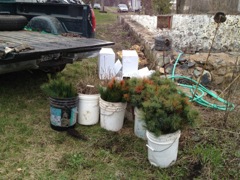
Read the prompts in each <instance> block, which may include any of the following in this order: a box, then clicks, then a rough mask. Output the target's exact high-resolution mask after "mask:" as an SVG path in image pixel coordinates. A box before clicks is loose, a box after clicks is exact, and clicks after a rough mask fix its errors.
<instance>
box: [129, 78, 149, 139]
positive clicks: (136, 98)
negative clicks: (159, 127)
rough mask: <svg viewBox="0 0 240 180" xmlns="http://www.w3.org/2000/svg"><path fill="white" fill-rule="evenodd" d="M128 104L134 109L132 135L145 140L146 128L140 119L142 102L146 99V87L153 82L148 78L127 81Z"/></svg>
mask: <svg viewBox="0 0 240 180" xmlns="http://www.w3.org/2000/svg"><path fill="white" fill-rule="evenodd" d="M127 84H128V87H129V88H128V94H129V99H128V103H129V104H131V105H132V106H133V108H134V134H135V135H136V136H137V137H139V138H142V139H144V140H146V127H145V122H144V121H143V118H142V102H143V101H144V100H146V99H147V98H148V95H147V93H148V92H147V90H148V86H151V85H152V84H154V82H153V81H152V80H150V79H148V78H131V79H129V80H128V83H127Z"/></svg>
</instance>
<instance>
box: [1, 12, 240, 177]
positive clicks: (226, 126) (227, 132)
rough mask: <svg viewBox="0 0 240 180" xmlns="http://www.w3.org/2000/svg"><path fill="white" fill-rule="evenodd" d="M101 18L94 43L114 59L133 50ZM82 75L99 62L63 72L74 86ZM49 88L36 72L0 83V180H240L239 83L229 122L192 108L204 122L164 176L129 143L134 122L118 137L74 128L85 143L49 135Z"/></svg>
mask: <svg viewBox="0 0 240 180" xmlns="http://www.w3.org/2000/svg"><path fill="white" fill-rule="evenodd" d="M96 15H97V17H98V18H99V17H100V14H98V13H96ZM101 16H104V17H102V18H103V19H105V20H102V23H101V24H99V25H98V33H97V37H98V38H102V39H105V40H112V41H114V42H115V43H116V44H115V45H114V46H113V48H114V50H115V52H116V51H119V50H122V49H126V48H129V47H131V46H132V45H134V44H135V43H137V42H136V40H135V39H133V38H132V37H131V36H129V34H128V32H126V31H125V30H123V29H122V28H121V25H119V24H118V23H117V18H116V14H111V13H104V14H101ZM108 16H109V17H108ZM100 18H101V17H100ZM109 19H111V20H110V21H109ZM106 21H107V22H106ZM84 67H91V68H84ZM85 70H86V71H88V72H89V71H93V72H96V71H97V58H92V59H86V60H83V61H81V62H76V63H74V64H71V65H68V66H67V68H66V69H65V70H64V71H63V75H64V76H65V77H66V78H67V79H69V81H72V82H75V83H76V84H77V82H78V81H80V79H82V78H84V77H85V76H86V74H88V73H87V72H86V71H85ZM96 78H97V75H96ZM46 81H47V75H46V74H44V73H41V72H33V73H31V72H28V71H24V72H17V73H11V74H5V75H0V84H1V86H0V142H1V147H0V154H1V155H0V177H1V178H0V179H173V178H174V179H194V178H196V179H239V177H240V172H239V169H240V166H239V163H240V141H239V139H240V137H239V136H240V132H239V129H240V123H239V122H240V121H239V116H240V106H239V104H240V102H239V99H240V98H239V97H240V96H239V95H240V88H239V87H240V84H239V81H238V82H237V83H234V87H232V88H231V89H232V90H233V91H232V92H231V93H230V94H231V95H232V98H231V99H230V101H231V102H234V103H235V105H236V109H235V110H234V111H233V112H230V113H229V116H228V118H227V115H226V112H222V111H218V110H212V109H208V108H204V107H200V106H198V105H196V107H197V108H198V109H199V111H200V113H201V116H202V121H201V122H199V123H198V124H197V125H196V127H193V128H189V129H186V130H184V131H183V132H182V136H181V138H180V145H179V152H178V160H177V162H176V163H175V164H174V165H173V166H172V167H169V168H166V169H159V168H156V167H153V166H151V165H150V163H149V162H148V159H147V148H146V142H145V141H144V140H141V139H139V138H137V137H136V136H135V135H134V133H133V122H132V121H127V120H125V122H124V127H123V129H122V130H121V131H119V132H108V131H106V130H104V129H101V128H100V125H99V124H97V125H94V126H81V125H77V127H76V129H77V130H78V131H79V132H81V133H82V134H83V135H85V136H86V137H87V138H88V140H87V141H80V140H77V139H74V138H73V137H70V136H68V135H67V134H66V132H57V131H54V130H52V129H51V127H50V120H49V118H50V113H49V102H48V98H47V97H46V96H45V95H44V94H43V93H42V92H41V90H40V85H41V84H42V83H43V82H46Z"/></svg>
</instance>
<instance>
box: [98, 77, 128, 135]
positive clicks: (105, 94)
mask: <svg viewBox="0 0 240 180" xmlns="http://www.w3.org/2000/svg"><path fill="white" fill-rule="evenodd" d="M127 91H128V87H127V84H126V82H125V80H121V81H119V80H117V79H116V78H112V79H111V80H110V81H109V82H107V83H106V84H104V85H101V86H100V87H99V93H100V101H99V105H100V125H101V127H102V128H104V129H106V130H109V131H119V130H120V129H121V128H122V126H123V122H124V115H125V110H126V106H127V102H126V101H127V98H128V94H127Z"/></svg>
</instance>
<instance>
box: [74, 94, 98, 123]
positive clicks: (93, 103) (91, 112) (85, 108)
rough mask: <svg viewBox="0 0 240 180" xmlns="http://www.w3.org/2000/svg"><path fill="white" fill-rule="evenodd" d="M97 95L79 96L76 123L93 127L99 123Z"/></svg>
mask: <svg viewBox="0 0 240 180" xmlns="http://www.w3.org/2000/svg"><path fill="white" fill-rule="evenodd" d="M99 96H100V95H99V94H79V96H78V97H79V102H78V123H79V124H81V125H94V124H97V123H98V121H99Z"/></svg>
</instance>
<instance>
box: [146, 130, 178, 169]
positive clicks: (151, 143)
mask: <svg viewBox="0 0 240 180" xmlns="http://www.w3.org/2000/svg"><path fill="white" fill-rule="evenodd" d="M180 135H181V131H176V132H175V133H171V134H166V135H161V136H159V137H156V136H154V135H153V134H152V133H150V132H149V131H146V136H147V140H148V144H147V147H148V160H149V162H150V163H151V164H152V165H154V166H157V167H161V168H166V167H169V166H171V165H173V164H174V163H175V162H176V160H177V153H178V144H179V138H180Z"/></svg>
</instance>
